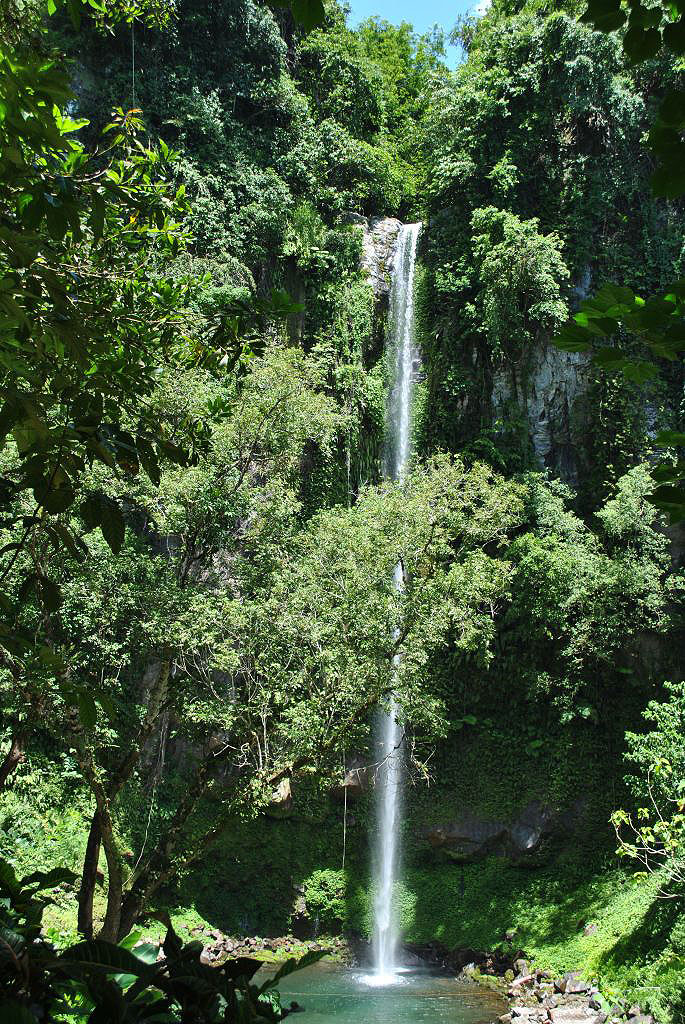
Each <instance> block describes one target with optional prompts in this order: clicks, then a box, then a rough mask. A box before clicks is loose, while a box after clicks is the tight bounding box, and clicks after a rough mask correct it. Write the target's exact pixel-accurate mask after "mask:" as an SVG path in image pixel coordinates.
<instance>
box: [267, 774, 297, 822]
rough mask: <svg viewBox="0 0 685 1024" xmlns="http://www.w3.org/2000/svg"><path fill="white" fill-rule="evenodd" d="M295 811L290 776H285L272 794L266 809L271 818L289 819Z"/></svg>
mask: <svg viewBox="0 0 685 1024" xmlns="http://www.w3.org/2000/svg"><path fill="white" fill-rule="evenodd" d="M292 809H293V791H292V787H291V785H290V778H289V776H287V775H285V776H284V777H283V778H282V779H281V781H280V782H279V783H278V785H277V786H276V788H275V789H274V790H273V792H272V793H271V800H270V801H269V805H268V807H267V808H266V813H267V814H268V815H269V817H270V818H289V817H290V815H291V814H292Z"/></svg>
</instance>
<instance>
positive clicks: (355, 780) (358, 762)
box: [332, 757, 369, 825]
mask: <svg viewBox="0 0 685 1024" xmlns="http://www.w3.org/2000/svg"><path fill="white" fill-rule="evenodd" d="M368 784H369V769H368V767H367V765H366V762H365V761H364V760H363V759H362V758H361V757H352V758H350V759H349V760H347V761H346V763H345V775H344V778H343V781H342V782H341V783H340V785H339V786H336V787H335V788H334V789H333V790H332V795H333V797H334V798H335V799H336V800H340V801H344V800H345V797H346V796H347V802H348V804H349V802H350V801H351V800H357V799H358V798H359V797H360V796H361V795H362V793H363V792H364V790H365V789H366V788H367V786H368ZM347 823H348V825H349V824H350V819H349V818H348V821H347Z"/></svg>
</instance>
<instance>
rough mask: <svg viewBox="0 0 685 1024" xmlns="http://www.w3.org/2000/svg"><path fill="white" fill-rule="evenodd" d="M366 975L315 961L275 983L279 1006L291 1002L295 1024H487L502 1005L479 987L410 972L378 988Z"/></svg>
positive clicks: (359, 971) (354, 969)
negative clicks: (297, 1009)
mask: <svg viewBox="0 0 685 1024" xmlns="http://www.w3.org/2000/svg"><path fill="white" fill-rule="evenodd" d="M364 977H365V975H364V972H363V971H361V970H359V969H356V968H343V967H340V966H339V965H338V964H327V963H319V964H315V965H314V966H313V967H307V968H305V970H303V971H298V972H297V973H296V974H293V975H291V976H290V977H288V978H284V980H283V981H282V982H281V983H280V984H279V986H278V987H279V990H280V993H281V1002H282V1005H283V1007H284V1008H285V1007H288V1006H289V1005H290V1003H291V1002H293V1001H295V1002H297V1003H299V1005H300V1006H301V1007H302V1012H301V1013H299V1012H298V1013H293V1014H291V1015H290V1016H289V1017H288V1021H289V1022H290V1021H292V1022H293V1024H333V1022H335V1024H490V1022H491V1021H494V1020H496V1018H497V1017H498V1016H499V1014H501V1013H504V1011H505V1008H506V1007H505V1005H504V1003H503V1002H502V1001H501V1000H500V999H499V997H498V996H496V995H495V994H494V993H493V992H489V991H488V990H487V989H483V988H480V987H478V986H477V985H473V984H468V983H464V982H459V981H455V980H454V979H453V978H449V977H445V976H444V975H443V976H440V975H434V974H431V973H430V972H428V971H419V970H411V971H408V972H407V973H404V974H402V975H400V976H398V983H397V984H395V985H388V986H384V987H382V988H379V987H373V986H371V985H369V984H367V983H365V981H364Z"/></svg>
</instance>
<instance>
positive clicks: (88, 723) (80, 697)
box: [76, 690, 98, 729]
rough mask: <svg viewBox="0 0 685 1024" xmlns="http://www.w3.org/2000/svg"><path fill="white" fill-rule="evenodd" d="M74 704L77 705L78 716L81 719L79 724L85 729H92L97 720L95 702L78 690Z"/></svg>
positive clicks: (87, 694)
mask: <svg viewBox="0 0 685 1024" xmlns="http://www.w3.org/2000/svg"><path fill="white" fill-rule="evenodd" d="M76 702H77V704H78V716H79V718H80V719H81V724H82V725H83V726H85V728H86V729H94V728H95V725H96V724H97V720H98V714H97V708H96V707H95V701H94V700H93V698H92V697H91V695H90V694H89V693H86V692H85V691H83V690H79V692H78V693H77V694H76Z"/></svg>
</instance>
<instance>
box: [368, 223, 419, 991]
mask: <svg viewBox="0 0 685 1024" xmlns="http://www.w3.org/2000/svg"><path fill="white" fill-rule="evenodd" d="M420 230H421V225H420V224H406V225H404V226H403V227H402V228H401V229H400V233H399V238H398V241H397V254H396V258H395V266H394V269H393V275H392V287H391V291H390V326H389V338H388V340H389V344H390V351H391V352H393V353H394V375H393V383H392V389H391V392H390V396H389V402H388V435H389V436H388V460H387V473H388V475H389V476H391V477H392V479H394V480H399V481H402V480H403V479H404V475H405V472H406V468H407V462H408V459H409V442H410V416H411V402H412V391H413V384H414V372H415V367H416V365H417V363H418V353H417V351H416V348H415V345H414V269H415V266H416V245H417V242H418V238H419V232H420ZM394 581H395V586H396V587H397V589H398V590H401V589H402V586H403V575H402V566H401V565H397V566H396V567H395V573H394ZM396 711H397V705H396V701H395V697H394V696H392V697H391V699H390V707H389V709H388V712H387V713H386V714H382V715H380V716H379V719H378V724H377V727H376V729H377V734H376V752H377V760H378V764H379V767H378V771H377V778H376V799H377V804H378V809H377V815H378V840H377V849H376V865H375V871H376V877H375V893H376V895H375V904H374V941H373V952H374V969H375V973H374V978H375V981H376V984H384V983H390V982H392V980H393V979H394V977H395V974H396V972H397V969H398V964H397V949H398V944H399V921H398V915H397V912H396V908H395V906H394V905H393V888H394V883H395V878H396V876H397V868H398V855H399V850H398V827H399V816H400V812H401V799H402V777H403V750H402V738H403V737H402V730H401V728H400V726H399V724H398V722H397V717H396Z"/></svg>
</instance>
